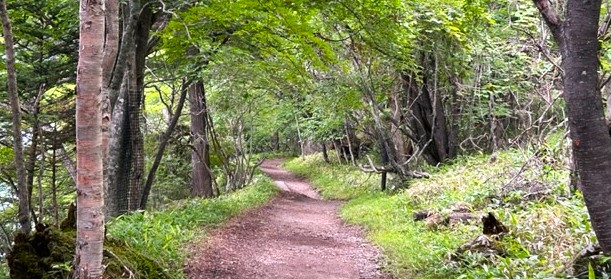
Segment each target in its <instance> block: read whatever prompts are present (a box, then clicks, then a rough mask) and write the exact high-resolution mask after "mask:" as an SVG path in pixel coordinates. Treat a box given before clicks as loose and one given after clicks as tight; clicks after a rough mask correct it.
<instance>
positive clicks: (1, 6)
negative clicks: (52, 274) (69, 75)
mask: <svg viewBox="0 0 611 279" xmlns="http://www.w3.org/2000/svg"><path fill="white" fill-rule="evenodd" d="M0 17H1V18H2V34H3V38H4V47H5V48H6V54H5V55H6V70H7V76H8V81H7V84H8V95H9V101H10V103H11V112H12V114H13V141H14V142H13V148H14V153H15V168H16V169H17V188H18V189H19V224H20V225H21V232H23V233H26V234H27V233H29V232H30V230H31V229H32V224H31V221H30V199H29V197H30V194H29V191H28V186H27V184H26V172H25V164H24V158H23V138H22V135H21V109H20V105H19V96H18V93H17V75H16V69H15V49H14V45H13V31H12V27H11V23H10V21H9V18H8V12H7V10H6V3H5V1H4V0H1V1H0Z"/></svg>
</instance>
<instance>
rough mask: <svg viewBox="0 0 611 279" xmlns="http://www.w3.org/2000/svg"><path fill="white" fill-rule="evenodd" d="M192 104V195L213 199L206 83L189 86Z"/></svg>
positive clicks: (198, 82) (199, 82)
mask: <svg viewBox="0 0 611 279" xmlns="http://www.w3.org/2000/svg"><path fill="white" fill-rule="evenodd" d="M189 100H190V103H191V135H192V136H193V151H192V152H191V162H192V166H191V167H192V169H191V176H192V177H191V194H192V195H193V196H196V197H212V196H213V195H214V191H213V189H212V174H211V173H210V145H209V143H208V136H207V119H208V108H207V106H206V92H205V90H204V83H203V82H201V81H197V82H194V83H193V84H191V85H190V86H189Z"/></svg>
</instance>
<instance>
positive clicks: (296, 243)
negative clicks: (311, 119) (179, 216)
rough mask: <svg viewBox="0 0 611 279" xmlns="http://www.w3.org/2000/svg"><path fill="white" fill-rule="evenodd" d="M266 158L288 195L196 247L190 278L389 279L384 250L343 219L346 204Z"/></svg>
mask: <svg viewBox="0 0 611 279" xmlns="http://www.w3.org/2000/svg"><path fill="white" fill-rule="evenodd" d="M281 163H282V161H281V160H278V159H273V160H266V161H265V162H264V163H263V165H262V166H261V170H262V171H263V172H264V173H266V174H267V175H268V176H270V177H271V178H272V179H273V180H274V183H275V184H276V185H277V186H278V187H279V188H280V189H282V190H283V191H282V192H281V194H280V195H279V196H278V197H276V198H275V199H273V200H272V201H271V202H270V203H269V204H267V205H265V206H263V207H260V208H257V209H253V210H251V211H249V212H246V213H245V214H242V215H240V216H237V217H236V218H233V219H232V220H230V221H229V222H227V223H226V224H225V225H223V226H222V227H221V228H220V229H218V230H216V231H214V232H212V233H211V234H210V235H209V236H208V237H206V239H205V240H203V241H202V242H201V243H195V244H193V245H192V247H191V249H190V255H189V261H188V264H187V266H186V267H185V274H186V277H187V278H217V279H221V278H231V279H247V278H248V279H250V278H253V279H254V278H257V279H264V278H270V279H271V278H282V279H289V278H303V279H305V278H312V279H314V278H326V279H333V278H337V279H339V278H346V279H353V278H362V279H386V278H389V276H388V275H386V274H384V273H383V272H381V271H380V269H379V265H378V260H379V252H378V251H377V250H376V249H375V248H374V247H373V246H371V245H370V244H369V243H368V242H367V241H366V240H364V238H363V231H362V229H360V228H358V227H355V226H351V225H347V224H345V223H344V222H343V221H342V220H341V219H340V218H339V217H338V211H339V206H340V204H341V202H339V201H327V200H322V199H321V198H320V196H319V195H318V193H317V192H316V191H314V190H313V189H312V187H311V185H310V184H308V183H307V182H306V181H305V180H304V179H303V178H300V177H298V176H296V175H293V174H291V173H290V172H288V171H286V170H284V169H282V168H280V164H281Z"/></svg>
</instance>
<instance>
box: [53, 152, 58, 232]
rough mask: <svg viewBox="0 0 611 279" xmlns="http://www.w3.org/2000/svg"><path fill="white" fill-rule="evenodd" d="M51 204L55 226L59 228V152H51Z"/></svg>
mask: <svg viewBox="0 0 611 279" xmlns="http://www.w3.org/2000/svg"><path fill="white" fill-rule="evenodd" d="M51 152H52V154H51V156H52V157H51V162H52V163H51V204H52V206H53V224H55V226H59V208H58V205H57V151H56V150H55V148H53V150H52V151H51Z"/></svg>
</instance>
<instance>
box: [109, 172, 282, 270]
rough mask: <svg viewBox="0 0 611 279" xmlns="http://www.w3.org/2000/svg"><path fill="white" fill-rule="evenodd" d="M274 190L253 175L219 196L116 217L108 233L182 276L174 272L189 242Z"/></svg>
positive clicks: (265, 198)
mask: <svg viewBox="0 0 611 279" xmlns="http://www.w3.org/2000/svg"><path fill="white" fill-rule="evenodd" d="M276 192H277V189H276V187H275V186H273V184H272V182H271V181H270V180H269V178H267V177H264V176H257V177H256V180H255V182H254V183H253V185H251V186H249V187H246V188H244V189H242V190H239V191H236V192H233V193H231V194H228V195H225V196H221V197H219V198H213V199H192V200H184V201H180V202H176V203H175V204H173V205H168V206H167V207H166V208H165V209H163V210H160V211H156V212H148V211H143V212H134V213H132V214H129V215H124V216H121V217H118V218H117V219H115V220H112V221H111V222H109V224H108V234H109V235H110V236H111V237H112V238H113V239H117V240H119V241H122V242H124V243H125V244H126V245H127V247H130V248H132V249H135V250H137V251H140V252H142V253H143V254H145V255H147V256H148V257H150V258H153V259H155V260H156V261H157V262H159V263H160V264H162V266H164V267H165V269H166V271H168V272H170V273H172V274H175V276H176V278H182V275H181V273H178V272H176V271H177V270H181V269H182V267H183V265H182V264H183V262H184V259H185V256H186V255H185V248H186V247H185V246H187V245H188V243H189V242H191V241H194V240H196V239H197V238H199V237H203V236H205V232H206V231H207V230H209V229H210V228H212V227H214V226H217V225H219V224H220V223H221V222H223V221H225V220H227V219H228V218H230V217H232V216H235V215H237V214H239V213H241V212H243V211H244V210H246V209H248V208H251V207H254V206H258V205H261V204H263V203H265V202H267V201H268V200H269V199H270V198H271V197H273V196H274V195H275V193H276Z"/></svg>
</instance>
